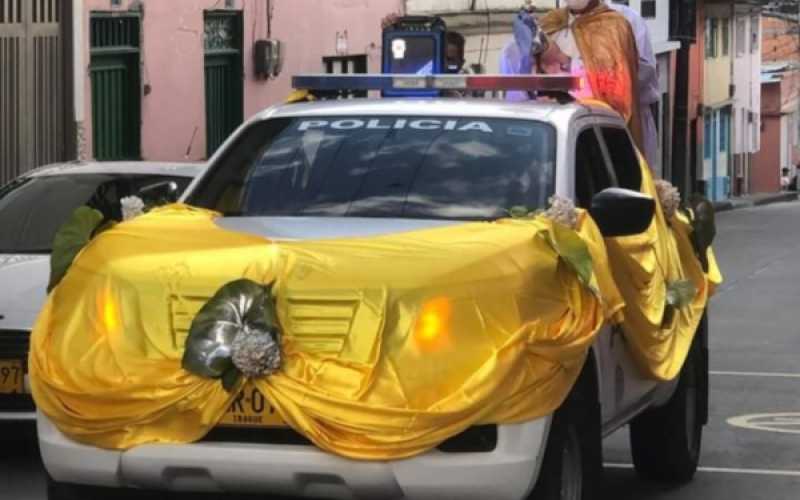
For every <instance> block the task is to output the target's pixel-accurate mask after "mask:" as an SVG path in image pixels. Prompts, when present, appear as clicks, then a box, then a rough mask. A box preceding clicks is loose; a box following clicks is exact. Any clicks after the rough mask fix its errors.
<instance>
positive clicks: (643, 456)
mask: <svg viewBox="0 0 800 500" xmlns="http://www.w3.org/2000/svg"><path fill="white" fill-rule="evenodd" d="M701 326H704V325H703V324H701ZM704 334H705V332H704V331H702V329H701V330H699V331H698V334H697V335H695V339H694V342H693V343H692V347H691V349H690V351H689V355H688V357H687V358H686V362H685V363H684V365H683V368H682V369H681V374H680V379H679V381H678V387H677V389H676V390H675V393H674V394H673V395H672V397H671V398H670V400H669V401H668V402H667V404H666V405H664V406H661V407H658V408H651V409H649V410H647V411H645V412H644V413H642V414H641V415H639V416H637V417H636V418H635V419H633V421H632V422H631V425H630V442H631V452H632V455H633V465H634V467H635V469H636V472H637V474H638V475H639V476H640V477H642V478H643V479H650V480H654V481H660V482H666V483H673V484H681V483H686V482H689V481H691V480H692V478H694V474H695V472H696V471H697V464H698V462H699V459H700V446H701V442H702V438H703V425H704V424H705V422H706V419H707V416H706V414H707V408H708V391H707V389H706V387H707V383H708V363H707V362H706V361H705V360H704V358H705V356H704V352H705V351H704V349H703V348H702V345H703V339H702V336H703V335H704Z"/></svg>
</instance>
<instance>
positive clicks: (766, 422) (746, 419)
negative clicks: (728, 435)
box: [728, 413, 800, 434]
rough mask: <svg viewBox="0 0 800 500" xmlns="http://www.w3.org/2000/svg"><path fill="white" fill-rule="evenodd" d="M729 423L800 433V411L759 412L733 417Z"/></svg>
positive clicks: (752, 428) (769, 430) (759, 429)
mask: <svg viewBox="0 0 800 500" xmlns="http://www.w3.org/2000/svg"><path fill="white" fill-rule="evenodd" d="M728 424H730V425H732V426H734V427H741V428H743V429H751V430H756V431H767V432H780V433H783V434H800V413H758V414H755V415H741V416H739V417H731V418H729V419H728Z"/></svg>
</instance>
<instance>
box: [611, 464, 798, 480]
mask: <svg viewBox="0 0 800 500" xmlns="http://www.w3.org/2000/svg"><path fill="white" fill-rule="evenodd" d="M603 465H604V466H606V467H608V468H611V469H633V464H615V463H607V464H603ZM697 470H698V471H699V472H719V473H723V474H751V475H758V476H785V477H800V470H777V469H735V468H729V467H698V468H697Z"/></svg>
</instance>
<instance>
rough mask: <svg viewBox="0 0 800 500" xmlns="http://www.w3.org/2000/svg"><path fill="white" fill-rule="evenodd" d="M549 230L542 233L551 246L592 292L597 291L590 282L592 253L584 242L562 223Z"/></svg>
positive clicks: (592, 273) (592, 272)
mask: <svg viewBox="0 0 800 500" xmlns="http://www.w3.org/2000/svg"><path fill="white" fill-rule="evenodd" d="M552 228H553V230H552V231H551V232H547V233H543V234H544V235H545V239H546V240H547V242H548V243H549V244H550V246H552V247H553V249H554V250H555V251H556V253H557V254H558V255H559V257H561V259H562V260H563V261H564V262H566V263H567V264H568V265H569V266H570V267H571V268H572V270H573V271H575V274H577V275H578V279H580V280H581V283H583V284H584V285H585V286H587V287H588V288H589V289H590V290H592V291H593V292H597V290H596V289H595V286H594V285H593V284H592V276H593V275H594V269H593V267H592V254H591V253H589V247H588V246H586V242H585V241H583V239H581V237H580V236H579V235H578V233H576V232H575V231H574V230H572V229H570V228H568V227H567V226H564V225H562V224H553V225H552Z"/></svg>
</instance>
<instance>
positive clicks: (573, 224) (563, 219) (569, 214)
mask: <svg viewBox="0 0 800 500" xmlns="http://www.w3.org/2000/svg"><path fill="white" fill-rule="evenodd" d="M548 202H549V203H550V208H548V209H547V210H546V211H545V212H544V216H545V217H547V218H548V219H550V220H552V221H553V222H557V223H559V224H561V225H563V226H567V227H568V228H570V229H576V228H577V227H578V210H577V209H576V208H575V204H574V203H573V202H572V200H570V199H568V198H563V197H561V196H558V195H553V196H551V197H550V199H549V200H548Z"/></svg>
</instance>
